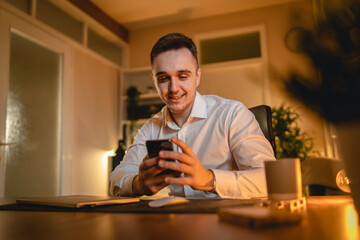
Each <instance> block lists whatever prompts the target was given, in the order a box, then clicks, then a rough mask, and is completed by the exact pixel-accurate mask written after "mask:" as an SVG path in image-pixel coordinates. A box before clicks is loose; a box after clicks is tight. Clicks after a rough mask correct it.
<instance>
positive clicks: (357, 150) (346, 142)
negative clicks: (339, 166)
mask: <svg viewBox="0 0 360 240" xmlns="http://www.w3.org/2000/svg"><path fill="white" fill-rule="evenodd" d="M335 127H336V133H337V139H338V141H337V142H338V146H339V152H340V156H341V158H342V159H343V161H344V164H345V171H346V174H347V176H348V177H349V178H350V181H351V183H350V188H351V195H352V197H353V199H354V205H355V208H356V210H357V212H358V216H360V121H359V120H358V121H350V122H343V123H338V124H335Z"/></svg>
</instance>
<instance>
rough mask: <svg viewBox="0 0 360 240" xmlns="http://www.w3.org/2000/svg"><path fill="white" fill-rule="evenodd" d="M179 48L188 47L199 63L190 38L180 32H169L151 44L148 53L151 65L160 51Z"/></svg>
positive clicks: (194, 46)
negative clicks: (151, 46)
mask: <svg viewBox="0 0 360 240" xmlns="http://www.w3.org/2000/svg"><path fill="white" fill-rule="evenodd" d="M180 48H187V49H189V51H190V52H191V54H192V55H193V57H194V58H195V60H196V64H197V65H199V63H198V57H197V49H196V45H195V43H194V42H193V41H192V39H191V38H189V37H187V36H185V35H184V34H181V33H169V34H167V35H165V36H163V37H161V38H160V39H159V40H158V41H157V42H156V43H155V45H154V46H153V48H152V50H151V53H150V61H151V66H152V65H153V63H154V59H155V57H156V56H157V55H159V54H160V53H162V52H166V51H169V50H173V49H175V50H176V49H180Z"/></svg>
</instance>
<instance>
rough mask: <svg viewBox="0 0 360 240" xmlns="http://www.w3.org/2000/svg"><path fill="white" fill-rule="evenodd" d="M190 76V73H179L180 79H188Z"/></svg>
mask: <svg viewBox="0 0 360 240" xmlns="http://www.w3.org/2000/svg"><path fill="white" fill-rule="evenodd" d="M188 77H189V76H188V74H180V75H179V79H183V80H184V79H187V78H188Z"/></svg>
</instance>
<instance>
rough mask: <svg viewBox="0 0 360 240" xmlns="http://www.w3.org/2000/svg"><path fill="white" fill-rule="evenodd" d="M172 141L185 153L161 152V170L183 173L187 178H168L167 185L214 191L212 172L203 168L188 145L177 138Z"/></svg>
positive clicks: (166, 179)
mask: <svg viewBox="0 0 360 240" xmlns="http://www.w3.org/2000/svg"><path fill="white" fill-rule="evenodd" d="M171 141H172V142H173V143H175V144H176V145H178V146H179V147H180V148H181V149H182V151H183V152H182V153H180V152H173V151H160V153H159V157H160V160H159V162H158V165H159V166H160V167H161V168H167V169H172V170H175V171H178V172H183V173H184V174H185V176H184V177H180V178H176V177H172V176H166V177H165V183H166V184H176V185H189V186H191V187H192V188H193V189H196V190H201V191H210V190H212V181H213V177H214V176H213V174H212V172H211V171H210V170H208V169H205V168H204V167H203V165H202V164H201V163H200V161H199V159H198V158H197V156H196V155H195V154H194V153H193V151H192V150H191V149H190V147H189V146H188V145H187V144H186V143H184V142H183V141H181V140H180V139H178V138H176V137H173V138H172V139H171ZM165 159H174V160H177V162H172V161H166V160H165Z"/></svg>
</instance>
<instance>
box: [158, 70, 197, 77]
mask: <svg viewBox="0 0 360 240" xmlns="http://www.w3.org/2000/svg"><path fill="white" fill-rule="evenodd" d="M177 73H191V71H190V70H187V69H182V70H179V71H177ZM162 74H166V72H157V73H156V74H155V76H159V75H162Z"/></svg>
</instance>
